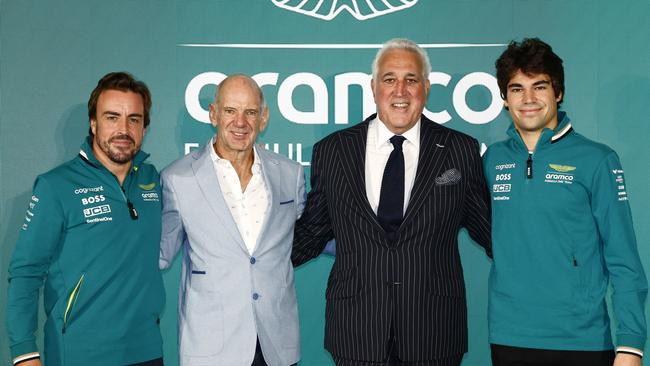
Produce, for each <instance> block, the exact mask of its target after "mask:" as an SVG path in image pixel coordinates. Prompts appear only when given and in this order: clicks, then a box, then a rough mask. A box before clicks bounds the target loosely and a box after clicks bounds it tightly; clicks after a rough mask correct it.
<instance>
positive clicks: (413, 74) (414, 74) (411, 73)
mask: <svg viewBox="0 0 650 366" xmlns="http://www.w3.org/2000/svg"><path fill="white" fill-rule="evenodd" d="M386 76H397V74H396V73H395V72H394V71H388V72H386V73H384V74H382V75H381V77H386ZM411 76H416V77H417V76H418V74H417V73H415V72H408V73H406V75H404V77H411Z"/></svg>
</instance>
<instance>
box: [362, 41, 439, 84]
mask: <svg viewBox="0 0 650 366" xmlns="http://www.w3.org/2000/svg"><path fill="white" fill-rule="evenodd" d="M396 49H397V50H406V51H410V52H413V53H415V54H416V55H417V56H418V57H419V58H420V62H422V82H425V80H428V79H429V74H430V73H431V62H430V61H429V55H427V53H426V52H424V50H423V49H422V48H420V46H418V44H417V43H415V42H413V41H411V40H410V39H406V38H393V39H391V40H388V41H386V43H384V44H383V45H382V47H381V49H380V50H379V51H377V55H375V59H374V60H373V61H372V79H373V80H374V81H375V82H377V76H378V75H377V73H378V72H379V70H378V69H379V61H380V60H381V58H382V57H383V56H384V55H385V54H386V52H388V51H391V50H396Z"/></svg>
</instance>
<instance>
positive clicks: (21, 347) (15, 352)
mask: <svg viewBox="0 0 650 366" xmlns="http://www.w3.org/2000/svg"><path fill="white" fill-rule="evenodd" d="M28 354H29V355H31V354H37V355H38V347H36V340H34V339H30V340H27V341H23V342H20V343H16V344H13V345H11V357H13V359H14V364H15V360H16V359H17V358H20V357H23V356H25V355H28Z"/></svg>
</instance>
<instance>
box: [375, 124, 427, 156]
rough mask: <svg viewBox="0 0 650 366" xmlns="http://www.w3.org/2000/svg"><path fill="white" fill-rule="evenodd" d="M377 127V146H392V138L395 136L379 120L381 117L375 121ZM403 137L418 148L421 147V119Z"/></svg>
mask: <svg viewBox="0 0 650 366" xmlns="http://www.w3.org/2000/svg"><path fill="white" fill-rule="evenodd" d="M373 123H375V124H376V125H377V128H376V129H375V131H376V137H377V139H376V146H377V147H381V146H382V145H383V144H389V145H390V144H391V143H390V141H389V140H390V138H391V137H393V136H395V134H394V133H393V132H391V130H389V129H388V127H386V125H385V124H384V122H382V121H381V120H380V119H379V116H377V118H375V120H374V121H373ZM402 136H403V137H404V138H405V139H406V141H408V142H410V143H411V144H413V145H414V146H415V147H416V148H418V147H419V146H420V119H418V121H417V122H416V123H415V124H414V125H413V127H411V128H410V129H409V130H408V131H406V132H404V133H403V134H402Z"/></svg>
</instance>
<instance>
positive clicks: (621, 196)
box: [591, 152, 648, 350]
mask: <svg viewBox="0 0 650 366" xmlns="http://www.w3.org/2000/svg"><path fill="white" fill-rule="evenodd" d="M627 193H628V192H627V187H626V182H625V178H624V175H623V168H622V167H621V163H620V161H619V159H618V156H617V155H616V153H614V152H611V153H609V154H608V155H607V156H606V157H605V159H604V160H603V161H602V162H601V163H600V165H599V166H598V168H597V170H596V174H595V176H594V181H593V186H592V196H591V202H592V211H593V215H594V218H595V219H596V222H597V225H598V230H599V234H600V237H601V240H602V243H603V251H604V256H605V264H606V266H607V270H608V272H609V280H610V283H611V285H612V288H613V293H612V303H613V307H614V315H615V316H616V319H617V320H618V327H617V329H616V339H617V341H616V343H617V346H627V347H634V348H638V349H641V350H642V349H643V348H644V345H645V341H646V337H647V330H646V320H645V310H644V303H645V299H646V296H647V293H648V282H647V280H646V277H645V273H644V271H643V266H642V264H641V259H640V258H639V252H638V250H637V243H636V237H635V234H634V227H633V225H632V214H631V211H630V205H629V201H628V194H627Z"/></svg>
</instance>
